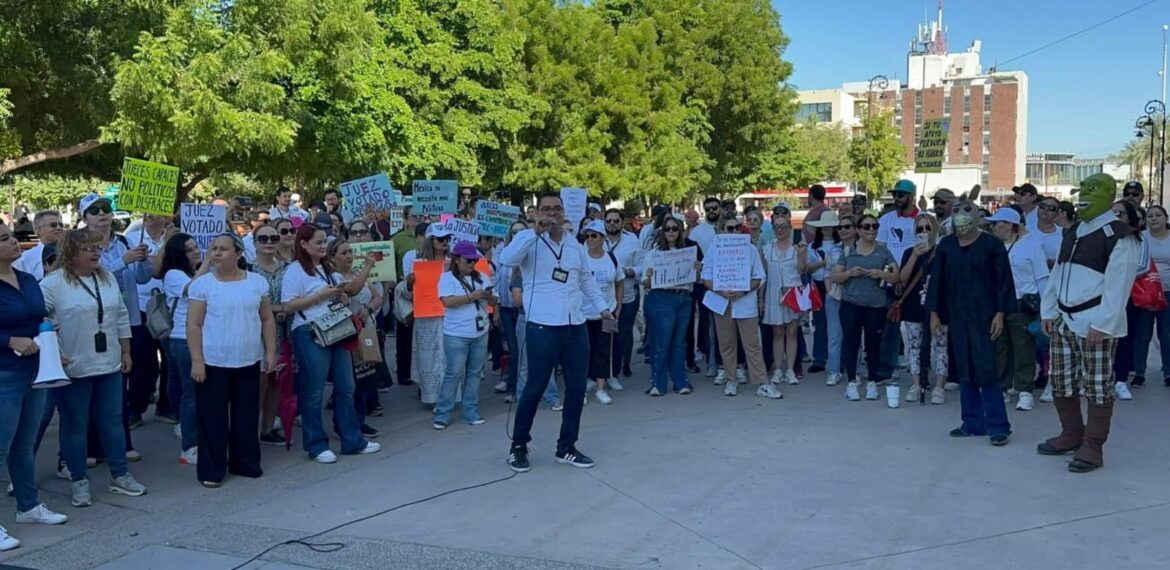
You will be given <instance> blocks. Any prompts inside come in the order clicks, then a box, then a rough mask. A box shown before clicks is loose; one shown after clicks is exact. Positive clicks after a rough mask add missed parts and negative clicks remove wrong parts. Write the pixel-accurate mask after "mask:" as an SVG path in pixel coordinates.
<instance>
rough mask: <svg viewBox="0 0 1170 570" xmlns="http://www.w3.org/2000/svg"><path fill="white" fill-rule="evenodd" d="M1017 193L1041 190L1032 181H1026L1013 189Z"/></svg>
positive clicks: (1037, 192)
mask: <svg viewBox="0 0 1170 570" xmlns="http://www.w3.org/2000/svg"><path fill="white" fill-rule="evenodd" d="M1012 191H1013V192H1015V193H1017V194H1037V195H1039V194H1040V191H1039V190H1037V189H1036V187H1035V186H1033V185H1032V183H1031V182H1025V183H1023V184H1021V185H1019V186H1018V187H1017V188H1014V189H1013V190H1012Z"/></svg>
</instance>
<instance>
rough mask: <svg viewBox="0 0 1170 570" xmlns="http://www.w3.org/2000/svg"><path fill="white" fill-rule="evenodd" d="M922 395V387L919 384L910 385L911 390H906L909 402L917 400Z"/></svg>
mask: <svg viewBox="0 0 1170 570" xmlns="http://www.w3.org/2000/svg"><path fill="white" fill-rule="evenodd" d="M921 397H922V387H921V386H919V385H918V384H913V385H911V386H910V389H909V390H906V401H907V402H908V403H914V402H917V401H918V399H919V398H921Z"/></svg>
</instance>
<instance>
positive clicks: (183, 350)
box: [166, 338, 199, 451]
mask: <svg viewBox="0 0 1170 570" xmlns="http://www.w3.org/2000/svg"><path fill="white" fill-rule="evenodd" d="M167 343H168V344H167V350H166V353H167V362H168V366H169V369H170V370H174V371H175V373H176V374H178V376H179V385H178V386H177V387H176V386H173V385H172V386H171V394H170V395H171V401H172V402H174V401H176V400H178V401H179V426H180V429H181V430H182V432H183V443H182V446H183V451H187V450H188V449H191V448H192V447H195V446H196V445H199V416H198V415H196V412H195V381H194V380H191V349H189V348H187V340H186V339H181V338H173V339H169V340H168V341H167ZM176 388H177V389H176Z"/></svg>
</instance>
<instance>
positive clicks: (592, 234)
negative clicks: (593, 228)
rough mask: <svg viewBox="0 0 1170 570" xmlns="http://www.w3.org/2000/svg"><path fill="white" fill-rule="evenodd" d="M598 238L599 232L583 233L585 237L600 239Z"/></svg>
mask: <svg viewBox="0 0 1170 570" xmlns="http://www.w3.org/2000/svg"><path fill="white" fill-rule="evenodd" d="M600 238H601V234H599V233H597V232H589V233H587V234H585V239H600Z"/></svg>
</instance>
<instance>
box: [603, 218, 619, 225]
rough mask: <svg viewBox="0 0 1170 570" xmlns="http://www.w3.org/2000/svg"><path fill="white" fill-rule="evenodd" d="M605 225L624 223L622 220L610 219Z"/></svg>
mask: <svg viewBox="0 0 1170 570" xmlns="http://www.w3.org/2000/svg"><path fill="white" fill-rule="evenodd" d="M605 223H607V224H620V223H622V220H621V218H610V219H608V220H606V221H605Z"/></svg>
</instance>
